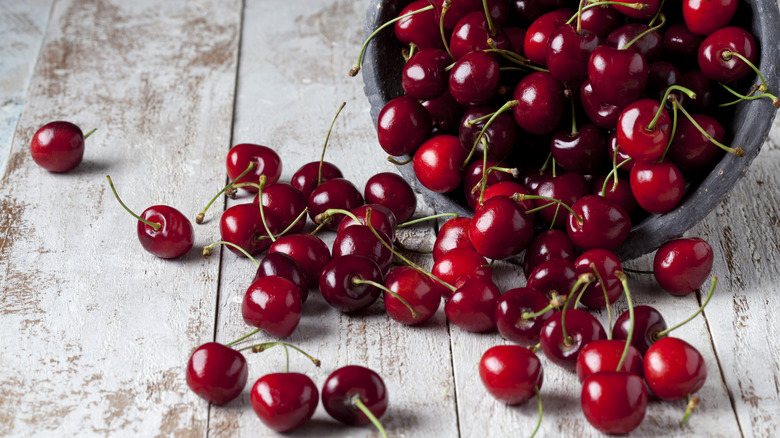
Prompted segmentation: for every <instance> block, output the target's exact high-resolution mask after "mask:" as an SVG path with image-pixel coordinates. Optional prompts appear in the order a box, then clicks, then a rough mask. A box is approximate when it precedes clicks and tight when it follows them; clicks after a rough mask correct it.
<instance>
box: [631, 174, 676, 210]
mask: <svg viewBox="0 0 780 438" xmlns="http://www.w3.org/2000/svg"><path fill="white" fill-rule="evenodd" d="M631 192H632V193H633V194H634V197H635V198H636V201H637V202H638V203H639V205H640V206H641V207H642V208H644V209H645V210H647V211H649V212H650V213H655V214H663V213H666V212H667V211H669V210H671V209H673V208H674V207H676V206H677V205H678V204H679V203H680V200H681V199H682V197H683V193H684V192H685V180H684V179H683V175H682V172H680V169H679V168H678V167H677V166H675V165H674V164H672V163H670V162H668V161H664V162H663V163H643V162H637V163H636V164H634V167H632V168H631Z"/></svg>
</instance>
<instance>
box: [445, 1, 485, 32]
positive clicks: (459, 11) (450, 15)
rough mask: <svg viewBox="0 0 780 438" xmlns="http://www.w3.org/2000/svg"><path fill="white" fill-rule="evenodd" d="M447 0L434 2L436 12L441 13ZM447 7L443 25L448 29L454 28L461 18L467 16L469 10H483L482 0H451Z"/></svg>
mask: <svg viewBox="0 0 780 438" xmlns="http://www.w3.org/2000/svg"><path fill="white" fill-rule="evenodd" d="M446 3H447V2H446V1H445V0H438V1H436V2H434V4H433V6H434V7H435V8H436V12H438V13H439V14H441V12H442V9H443V8H444V5H445V4H446ZM449 3H450V4H449V6H448V9H447V13H445V14H444V22H443V23H442V24H443V27H444V29H447V30H452V29H453V28H454V27H455V25H456V24H458V21H460V19H461V18H463V17H465V16H466V14H468V13H469V12H475V11H481V10H482V0H457V1H454V2H453V1H450V2H449Z"/></svg>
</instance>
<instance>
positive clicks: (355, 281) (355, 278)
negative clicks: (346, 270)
mask: <svg viewBox="0 0 780 438" xmlns="http://www.w3.org/2000/svg"><path fill="white" fill-rule="evenodd" d="M351 282H352V284H353V285H356V286H357V285H359V284H368V285H371V286H374V287H375V288H377V289H380V290H383V291H385V292H387V293H389V294H390V295H392V296H393V297H394V298H395V299H397V300H398V301H400V302H401V304H403V305H404V306H406V308H407V309H409V311H410V312H412V318H414V319H417V317H418V316H420V315H419V314H418V313H417V311H416V310H414V308H413V307H412V306H411V304H409V303H408V302H407V301H406V300H405V299H403V298H402V297H401V296H400V295H398V294H397V293H395V292H393V291H391V290H390V289H389V288H388V287H386V286H385V285H383V284H380V283H377V282H375V281H371V280H365V279H363V278H360V277H359V276H357V275H355V276H353V277H352V280H351Z"/></svg>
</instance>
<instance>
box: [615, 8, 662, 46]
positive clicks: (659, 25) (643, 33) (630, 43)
mask: <svg viewBox="0 0 780 438" xmlns="http://www.w3.org/2000/svg"><path fill="white" fill-rule="evenodd" d="M658 11H659V12H660V11H661V9H658ZM657 17H658V18H659V19H661V22H660V23H658V26H654V27H651V28H648V29H647V30H646V31H644V32H642V33H640V34H639V35H637V36H636V37H635V38H634V39H633V40H631V41H629V42H628V44H626V45H625V46H623V47H621V48H620V50H626V49H628V48H629V47H631V46H632V45H633V44H634V43H635V42H637V41H639V40H641V39H642V37H644V36H645V35H647V34H649V33H650V32H654V31H656V30H658V29H660V28H662V27H664V24H666V15H664V14H658V15H657Z"/></svg>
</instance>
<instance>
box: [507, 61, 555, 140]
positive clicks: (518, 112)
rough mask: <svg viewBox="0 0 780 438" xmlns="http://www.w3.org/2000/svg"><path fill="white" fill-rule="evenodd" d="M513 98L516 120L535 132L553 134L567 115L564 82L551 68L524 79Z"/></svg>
mask: <svg viewBox="0 0 780 438" xmlns="http://www.w3.org/2000/svg"><path fill="white" fill-rule="evenodd" d="M512 98H513V99H515V100H517V101H519V102H520V103H519V104H517V105H515V106H514V107H513V108H512V113H513V114H514V116H515V121H516V122H517V124H518V125H520V127H521V128H523V129H524V130H526V131H528V132H530V133H532V134H538V135H542V134H550V133H552V132H554V131H555V129H556V128H557V127H558V124H559V123H560V122H561V119H562V118H563V112H564V109H565V108H566V106H567V102H566V98H565V97H564V94H563V84H562V83H561V82H560V81H559V80H557V79H555V78H554V77H553V76H552V75H551V74H550V73H547V72H534V73H531V74H529V75H528V76H526V77H524V78H523V79H522V80H520V83H518V84H517V87H515V91H514V94H513V95H512Z"/></svg>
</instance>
